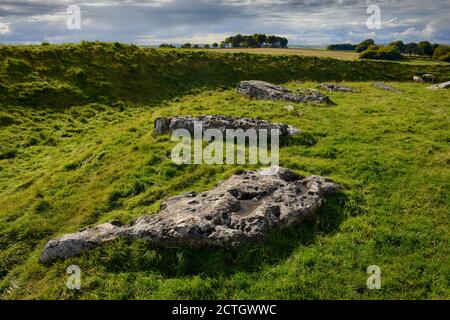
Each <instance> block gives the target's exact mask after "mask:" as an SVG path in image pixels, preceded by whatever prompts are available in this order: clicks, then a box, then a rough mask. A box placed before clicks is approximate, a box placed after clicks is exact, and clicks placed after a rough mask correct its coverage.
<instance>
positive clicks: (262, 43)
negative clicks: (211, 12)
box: [159, 33, 288, 49]
mask: <svg viewBox="0 0 450 320" xmlns="http://www.w3.org/2000/svg"><path fill="white" fill-rule="evenodd" d="M287 45H288V39H286V38H283V37H278V36H274V35H269V36H268V35H265V34H260V33H255V34H254V35H242V34H237V35H235V36H231V37H228V38H226V39H225V40H224V41H222V42H220V44H218V43H217V42H215V43H213V44H212V45H209V44H205V45H203V48H204V49H210V48H219V47H220V48H263V47H265V48H287ZM159 47H160V48H175V46H174V45H173V44H167V43H162V44H161V45H160V46H159ZM181 48H183V49H197V48H200V45H198V44H191V43H184V44H182V45H181Z"/></svg>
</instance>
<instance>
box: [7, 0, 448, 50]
mask: <svg viewBox="0 0 450 320" xmlns="http://www.w3.org/2000/svg"><path fill="white" fill-rule="evenodd" d="M70 5H78V6H79V8H80V10H81V29H79V30H77V29H75V30H71V29H68V28H67V20H68V18H69V16H70V15H69V13H68V12H67V8H68V7H69V6H70ZM369 5H377V6H378V7H379V8H380V11H381V29H375V30H370V29H368V27H367V24H366V21H367V18H368V17H369V15H368V14H367V8H368V6H369ZM236 33H242V34H253V33H267V34H277V35H280V36H284V37H287V38H288V39H289V43H290V44H303V45H320V44H329V43H341V42H359V41H361V40H363V39H365V38H369V37H370V38H374V39H375V40H376V41H377V42H379V43H384V42H389V41H392V40H397V39H402V40H404V41H420V40H430V41H432V42H439V43H450V1H449V0H428V1H424V0H378V1H377V0H142V1H138V0H94V1H85V2H82V1H73V0H40V1H37V0H0V42H6V43H33V42H42V41H49V42H52V43H56V42H78V41H80V40H92V41H93V40H101V41H120V42H126V43H136V44H160V43H162V42H168V43H184V42H192V43H199V44H203V43H212V42H219V41H221V40H223V39H224V38H225V37H227V36H229V35H231V34H236Z"/></svg>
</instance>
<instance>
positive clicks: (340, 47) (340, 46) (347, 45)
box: [327, 43, 357, 51]
mask: <svg viewBox="0 0 450 320" xmlns="http://www.w3.org/2000/svg"><path fill="white" fill-rule="evenodd" d="M356 46H357V45H356V44H351V43H338V44H330V45H329V46H328V47H327V50H346V51H355V49H356Z"/></svg>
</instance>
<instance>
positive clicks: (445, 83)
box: [428, 81, 450, 90]
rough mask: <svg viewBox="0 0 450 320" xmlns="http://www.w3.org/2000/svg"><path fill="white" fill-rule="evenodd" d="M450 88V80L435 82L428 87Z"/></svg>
mask: <svg viewBox="0 0 450 320" xmlns="http://www.w3.org/2000/svg"><path fill="white" fill-rule="evenodd" d="M448 88H450V81H447V82H443V83H439V84H435V85H432V86H429V87H428V89H432V90H436V89H448Z"/></svg>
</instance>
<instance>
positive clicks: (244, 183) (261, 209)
mask: <svg viewBox="0 0 450 320" xmlns="http://www.w3.org/2000/svg"><path fill="white" fill-rule="evenodd" d="M340 188H341V187H340V186H338V185H337V184H336V183H334V182H333V181H332V180H330V179H328V178H325V177H320V176H310V177H306V178H302V177H300V176H298V175H297V174H296V173H294V172H292V171H290V170H287V169H284V168H279V167H273V168H271V169H268V170H260V171H244V172H243V173H241V174H235V175H232V176H231V177H230V178H229V179H226V180H224V181H222V182H220V183H219V184H218V185H217V186H216V187H215V188H213V189H211V190H209V191H205V192H201V193H195V192H191V193H185V194H182V195H180V196H176V197H173V198H170V199H168V200H166V201H165V202H164V203H163V204H162V205H161V211H160V212H159V213H157V214H154V215H148V216H143V217H141V218H138V219H137V220H135V221H134V222H132V223H131V224H130V225H125V226H121V225H119V224H117V223H114V222H113V223H105V224H101V225H98V226H95V227H91V228H87V229H85V230H82V231H80V232H77V233H74V234H68V235H65V236H63V237H61V238H58V239H54V240H50V241H49V242H48V243H47V244H46V245H45V248H44V250H43V252H42V255H41V257H40V262H42V263H47V262H50V261H53V260H55V259H58V258H67V257H72V256H76V255H78V254H80V253H82V252H83V251H86V250H89V249H92V248H95V247H98V246H100V245H102V244H104V243H106V242H108V241H111V240H112V239H115V238H118V237H124V238H131V239H135V238H140V239H145V240H146V241H148V243H149V244H150V245H153V246H156V247H210V246H212V247H221V248H236V247H239V246H241V245H243V244H245V243H254V242H259V241H262V240H263V239H264V238H265V237H266V235H267V234H268V232H270V230H273V229H279V228H283V227H286V226H290V225H293V224H297V223H301V222H303V221H304V220H305V219H306V218H308V217H311V216H314V215H315V214H316V213H317V211H318V210H319V208H320V207H321V206H322V205H323V203H324V202H325V201H326V199H327V197H328V196H330V195H331V194H334V193H336V192H338V191H339V190H340Z"/></svg>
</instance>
